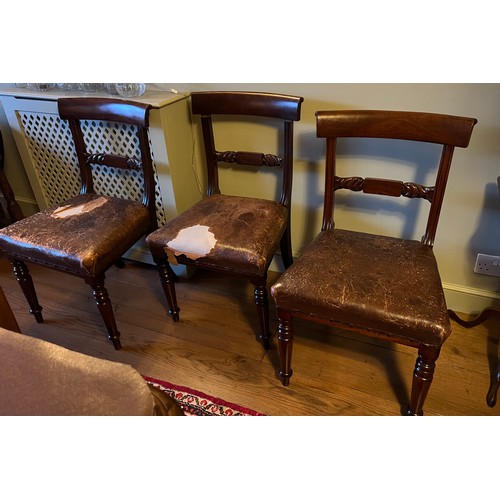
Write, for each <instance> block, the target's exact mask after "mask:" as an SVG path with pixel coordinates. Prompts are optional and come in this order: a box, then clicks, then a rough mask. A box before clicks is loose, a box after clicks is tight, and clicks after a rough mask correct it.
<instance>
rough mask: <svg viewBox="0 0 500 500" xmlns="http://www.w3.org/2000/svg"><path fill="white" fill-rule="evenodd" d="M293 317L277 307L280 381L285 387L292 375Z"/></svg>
mask: <svg viewBox="0 0 500 500" xmlns="http://www.w3.org/2000/svg"><path fill="white" fill-rule="evenodd" d="M292 348H293V318H292V315H291V314H290V313H288V312H287V311H283V310H281V309H278V351H279V356H280V372H279V376H280V378H281V383H282V384H283V385H284V386H285V387H286V386H288V385H289V384H290V377H291V376H292V373H293V371H292Z"/></svg>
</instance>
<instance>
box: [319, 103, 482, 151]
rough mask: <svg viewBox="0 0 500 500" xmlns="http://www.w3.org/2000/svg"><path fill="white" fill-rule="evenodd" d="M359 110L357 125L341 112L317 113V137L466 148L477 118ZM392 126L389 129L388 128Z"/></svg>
mask: <svg viewBox="0 0 500 500" xmlns="http://www.w3.org/2000/svg"><path fill="white" fill-rule="evenodd" d="M384 116H385V117H384V118H381V115H380V114H379V113H378V112H377V111H373V110H367V111H359V112H358V114H357V116H356V120H355V122H353V121H351V120H352V118H351V117H352V112H351V111H349V110H340V111H335V113H331V112H329V111H318V112H316V118H317V132H316V135H317V137H373V138H379V139H400V140H409V141H420V142H430V143H435V144H448V145H450V146H455V147H461V148H466V147H467V146H468V145H469V140H470V136H471V134H472V129H473V127H474V125H475V124H476V123H477V120H476V119H475V118H466V117H458V118H457V117H455V116H450V115H443V114H436V113H421V112H416V111H415V112H400V111H384ZM387 123H390V126H389V127H388V126H387Z"/></svg>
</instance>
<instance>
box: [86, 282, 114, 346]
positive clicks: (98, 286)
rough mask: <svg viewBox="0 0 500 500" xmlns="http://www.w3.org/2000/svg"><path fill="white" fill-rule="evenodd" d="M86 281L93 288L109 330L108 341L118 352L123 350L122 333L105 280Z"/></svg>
mask: <svg viewBox="0 0 500 500" xmlns="http://www.w3.org/2000/svg"><path fill="white" fill-rule="evenodd" d="M85 281H86V282H87V283H88V284H89V285H90V286H91V287H92V290H93V295H94V300H95V303H96V304H97V308H98V309H99V312H100V313H101V316H102V319H103V320H104V324H105V325H106V329H107V330H108V339H109V340H111V342H113V346H114V347H115V349H116V350H119V349H121V347H122V345H121V342H120V332H119V331H118V328H117V326H116V321H115V314H114V312H113V306H112V305H111V301H110V299H109V295H108V291H107V290H106V287H105V286H104V278H98V279H88V280H85Z"/></svg>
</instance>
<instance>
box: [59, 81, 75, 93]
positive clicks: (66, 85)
mask: <svg viewBox="0 0 500 500" xmlns="http://www.w3.org/2000/svg"><path fill="white" fill-rule="evenodd" d="M57 86H58V87H59V88H60V89H61V90H68V91H70V92H71V91H74V90H81V86H80V84H79V83H58V84H57Z"/></svg>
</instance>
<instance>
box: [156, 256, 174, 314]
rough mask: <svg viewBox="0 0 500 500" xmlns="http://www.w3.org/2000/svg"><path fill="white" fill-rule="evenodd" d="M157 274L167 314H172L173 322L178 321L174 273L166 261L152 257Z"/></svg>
mask: <svg viewBox="0 0 500 500" xmlns="http://www.w3.org/2000/svg"><path fill="white" fill-rule="evenodd" d="M154 260H155V263H156V268H157V269H158V274H159V276H160V283H161V286H162V288H163V293H164V294H165V298H166V299H167V303H168V314H169V315H170V316H172V319H173V320H174V322H177V321H179V311H180V309H179V306H178V305H177V296H176V294H175V278H176V275H175V273H174V272H173V271H172V268H171V267H170V264H169V263H168V261H165V260H160V259H156V258H155V259H154Z"/></svg>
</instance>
